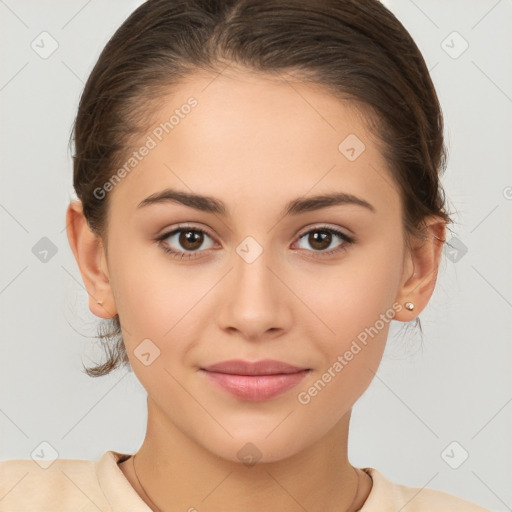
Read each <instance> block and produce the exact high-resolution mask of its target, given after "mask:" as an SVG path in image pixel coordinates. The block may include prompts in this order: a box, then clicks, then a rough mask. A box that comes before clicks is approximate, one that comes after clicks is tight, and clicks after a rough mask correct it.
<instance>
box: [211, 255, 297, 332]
mask: <svg viewBox="0 0 512 512" xmlns="http://www.w3.org/2000/svg"><path fill="white" fill-rule="evenodd" d="M240 254H242V256H240ZM240 254H238V253H237V252H235V254H234V255H233V266H232V269H231V271H230V272H229V274H228V275H227V276H226V277H225V279H224V280H223V281H224V283H223V284H222V286H223V288H222V293H221V297H220V304H219V306H218V308H217V322H218V325H219V327H220V328H221V329H223V330H226V331H232V333H234V332H236V333H238V335H239V336H242V337H243V338H245V339H247V340H249V341H258V340H262V339H264V338H268V337H272V338H274V337H277V336H279V335H281V334H283V333H284V332H286V331H288V330H289V328H290V325H291V324H292V312H291V309H290V308H291V305H292V302H293V294H292V292H291V291H290V289H289V288H287V286H286V284H285V283H286V276H285V275H284V274H285V272H284V270H283V268H282V265H279V264H278V263H276V259H275V258H274V259H273V258H272V256H271V251H266V250H263V252H261V254H260V255H259V256H258V257H257V258H256V259H255V260H254V261H251V258H246V257H245V255H244V253H243V252H240Z"/></svg>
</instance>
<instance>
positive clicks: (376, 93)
mask: <svg viewBox="0 0 512 512" xmlns="http://www.w3.org/2000/svg"><path fill="white" fill-rule="evenodd" d="M229 64H233V65H237V66H241V67H243V68H246V69H248V70H253V71H256V72H261V73H267V74H274V73H281V72H282V73H292V74H293V76H294V77H299V76H300V77H301V79H302V80H303V81H307V82H310V83H311V84H319V85H321V86H324V87H325V88H326V90H328V91H329V92H331V93H332V94H334V95H336V96H339V97H340V98H348V99H352V100H353V101H354V102H355V104H357V105H358V106H359V107H360V109H364V110H365V112H366V113H369V114H370V117H371V121H372V123H373V127H374V128H375V132H376V133H375V135H376V136H377V138H378V140H379V142H380V143H381V144H380V145H381V148H382V153H383V155H384V157H385V159H386V162H387V163H388V166H389V169H390V171H391V174H392V175H393V177H394V179H395V181H396V183H397V184H398V186H399V187H398V188H399V190H400V192H401V197H402V201H403V211H404V218H403V222H404V229H405V230H406V231H407V232H408V233H410V234H414V235H416V236H420V237H421V236H423V231H422V230H421V226H422V221H423V220H424V219H425V217H426V216H428V215H437V216H439V217H440V218H442V219H444V221H445V222H446V223H447V224H448V223H450V222H451V220H450V217H449V215H448V213H447V212H446V210H445V197H444V192H443V189H442V186H441V183H440V179H439V178H440V176H441V175H442V173H443V172H444V171H445V167H446V148H445V145H444V139H443V117H442V112H441V107H440V105H439V101H438V97H437V94H436V91H435V88H434V85H433V83H432V80H431V78H430V75H429V72H428V69H427V66H426V64H425V61H424V59H423V57H422V55H421V52H420V50H419V49H418V47H417V46H416V44H415V42H414V41H413V39H412V37H411V36H410V34H409V33H408V31H407V30H406V29H405V28H404V26H403V25H402V24H401V23H400V22H399V21H398V19H397V18H396V17H395V16H394V15H393V14H392V13H391V12H390V11H389V10H388V9H387V8H386V7H385V6H384V5H383V4H382V3H380V2H379V0H147V1H146V2H145V3H143V4H142V5H141V6H140V7H138V8H137V9H136V10H135V11H134V12H133V13H132V14H131V15H130V16H129V17H128V18H127V19H126V21H125V22H124V23H123V24H122V25H121V26H120V27H119V28H118V30H117V31H116V32H115V34H114V35H113V36H112V38H111V39H110V40H109V42H108V43H107V45H106V46H105V48H104V49H103V51H102V52H101V54H100V56H99V58H98V61H97V63H96V65H95V66H94V68H93V70H92V72H91V74H90V76H89V78H88V80H87V83H86V85H85V88H84V90H83V93H82V96H81V98H80V102H79V106H78V112H77V115H76V119H75V123H74V127H73V134H72V135H73V136H74V146H75V153H74V155H73V186H74V188H75V191H76V193H77V196H78V198H79V199H80V201H81V202H82V205H83V211H84V215H85V217H86V219H87V222H88V224H89V227H90V228H91V230H92V231H93V232H94V233H96V234H97V235H98V236H100V237H101V238H102V239H103V240H104V241H105V242H106V241H107V237H106V234H107V229H106V227H107V212H108V206H109V200H108V199H109V196H108V194H107V195H106V196H105V197H104V198H102V199H99V198H98V197H96V195H95V194H94V190H95V189H97V188H98V187H102V185H103V184H104V183H106V182H107V181H108V180H109V178H110V177H111V176H112V174H113V173H114V172H115V170H116V169H117V168H118V167H119V166H120V165H122V162H123V161H124V160H125V158H126V154H127V153H128V148H129V146H130V144H131V143H132V142H133V141H134V140H136V138H137V137H140V135H141V134H143V133H144V130H145V129H146V125H147V123H148V122H149V117H150V113H151V112H150V110H151V109H148V105H156V104H157V103H158V102H157V101H156V102H154V103H151V100H158V98H159V97H162V95H164V94H168V93H169V90H170V89H172V88H173V87H176V86H178V85H179V84H180V82H181V81H183V80H184V79H186V78H187V77H188V76H190V75H193V74H194V73H195V72H198V71H210V72H214V73H219V72H221V71H222V70H223V69H224V68H225V67H226V66H227V65H229ZM286 76H289V75H286ZM420 329H421V326H420ZM98 337H99V338H101V339H102V340H103V346H104V349H105V352H106V354H107V360H106V362H104V363H102V364H99V365H97V366H95V367H93V368H86V369H85V373H86V374H87V375H89V376H92V377H96V376H101V375H106V374H108V373H109V372H110V371H112V370H114V369H115V368H117V367H119V366H122V365H125V366H128V367H129V360H128V356H127V354H126V350H125V346H124V342H123V339H122V336H121V324H120V319H119V316H118V315H116V316H115V317H114V318H113V319H111V320H109V321H107V325H105V323H103V324H100V328H99V333H98Z"/></svg>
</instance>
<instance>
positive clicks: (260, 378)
mask: <svg viewBox="0 0 512 512" xmlns="http://www.w3.org/2000/svg"><path fill="white" fill-rule="evenodd" d="M309 371H310V369H309V368H304V367H299V366H294V365H290V364H288V363H284V362H283V361H274V360H271V359H265V360H263V361H256V362H251V361H242V360H239V359H236V360H230V361H223V362H220V363H216V364H213V365H210V366H206V367H204V368H201V372H202V373H203V374H204V375H205V376H206V377H207V379H208V380H209V381H210V382H212V383H214V384H215V385H216V386H218V387H219V388H221V389H222V390H224V391H226V392H228V393H230V394H231V395H233V396H235V397H236V398H240V399H242V400H249V401H262V400H267V399H269V398H272V397H274V396H277V395H280V394H282V393H284V392H285V391H287V390H289V389H291V388H292V387H294V386H296V385H297V384H298V383H299V382H300V381H301V380H302V379H303V378H304V377H305V376H306V375H307V374H308V373H309Z"/></svg>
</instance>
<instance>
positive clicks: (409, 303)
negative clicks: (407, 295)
mask: <svg viewBox="0 0 512 512" xmlns="http://www.w3.org/2000/svg"><path fill="white" fill-rule="evenodd" d="M404 305H405V309H408V310H409V311H412V310H413V309H414V304H413V303H412V302H406V303H405V304H404Z"/></svg>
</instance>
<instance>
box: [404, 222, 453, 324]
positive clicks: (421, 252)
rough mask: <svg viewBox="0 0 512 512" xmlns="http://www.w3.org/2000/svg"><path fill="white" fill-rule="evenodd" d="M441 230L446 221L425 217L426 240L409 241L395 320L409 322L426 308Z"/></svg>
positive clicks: (433, 277)
mask: <svg viewBox="0 0 512 512" xmlns="http://www.w3.org/2000/svg"><path fill="white" fill-rule="evenodd" d="M445 229H446V222H445V221H444V220H443V219H441V218H439V217H437V216H432V217H428V218H427V219H426V220H425V224H424V232H425V234H426V238H425V239H419V238H417V237H415V238H414V239H411V246H410V248H408V249H407V252H406V254H405V261H404V271H403V274H402V285H401V287H400V290H399V293H398V296H397V302H399V303H400V304H401V305H402V309H401V310H400V311H399V312H398V313H397V314H396V316H395V320H399V321H401V322H410V321H411V320H413V319H414V318H416V317H417V316H418V315H419V314H420V313H421V311H423V310H424V309H425V307H426V306H427V304H428V301H429V300H430V297H431V296H432V293H433V292H434V288H435V284H436V280H437V273H438V270H439V263H440V259H441V253H442V248H443V244H444V235H445ZM410 304H412V307H411V306H410Z"/></svg>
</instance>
